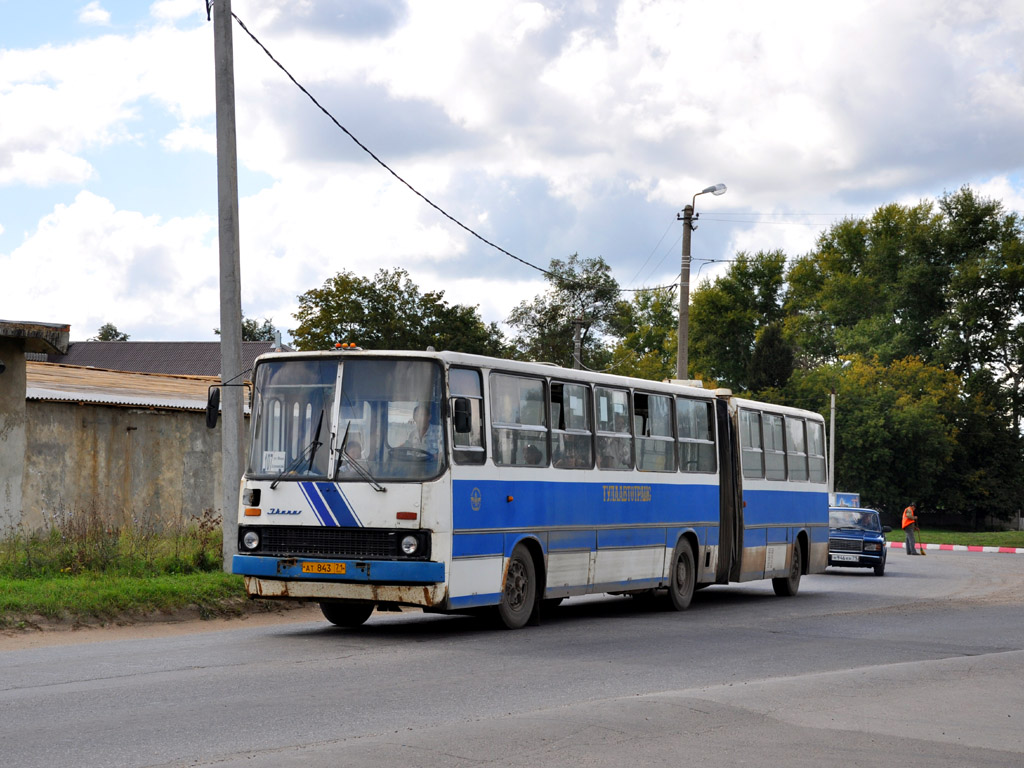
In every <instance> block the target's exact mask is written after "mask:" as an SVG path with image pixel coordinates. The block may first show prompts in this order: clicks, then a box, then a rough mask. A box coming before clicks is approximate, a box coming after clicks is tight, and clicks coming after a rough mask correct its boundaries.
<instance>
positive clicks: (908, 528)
mask: <svg viewBox="0 0 1024 768" xmlns="http://www.w3.org/2000/svg"><path fill="white" fill-rule="evenodd" d="M916 527H917V504H914V503H912V504H911V505H910V506H909V507H907V508H906V509H904V510H903V532H904V533H905V534H907V545H906V549H907V554H908V555H917V554H920V553H919V552H918V551H917V542H916V541H914V529H915V528H916Z"/></svg>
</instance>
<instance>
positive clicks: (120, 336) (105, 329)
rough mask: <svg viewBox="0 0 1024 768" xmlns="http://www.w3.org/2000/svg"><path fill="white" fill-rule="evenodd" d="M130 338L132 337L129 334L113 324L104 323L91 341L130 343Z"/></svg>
mask: <svg viewBox="0 0 1024 768" xmlns="http://www.w3.org/2000/svg"><path fill="white" fill-rule="evenodd" d="M129 338H131V337H130V336H129V335H128V334H127V333H122V332H121V331H119V330H117V326H116V325H114V324H113V323H104V324H103V325H101V326H100V330H99V332H98V333H97V334H96V337H95V338H93V339H91V341H128V339H129Z"/></svg>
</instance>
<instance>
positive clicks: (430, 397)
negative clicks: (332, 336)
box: [249, 358, 445, 482]
mask: <svg viewBox="0 0 1024 768" xmlns="http://www.w3.org/2000/svg"><path fill="white" fill-rule="evenodd" d="M339 365H340V366H341V391H340V393H339V395H338V397H335V388H336V381H337V378H338V370H339V368H338V366H339ZM256 392H257V397H258V401H257V407H256V409H255V413H254V417H255V419H256V423H255V427H254V433H253V434H254V444H253V451H252V458H251V459H250V465H249V473H250V476H252V475H256V476H261V477H271V476H272V477H277V476H279V475H282V473H283V476H282V479H295V478H298V477H301V478H303V479H327V478H330V479H334V480H337V481H340V482H348V481H351V482H365V481H366V480H367V476H368V477H369V478H372V479H373V480H374V481H385V480H399V481H423V480H429V479H431V478H434V477H437V476H438V475H439V474H440V473H441V471H442V469H443V468H444V466H445V443H444V430H443V429H442V422H441V403H442V393H443V378H442V375H441V367H440V365H438V364H437V363H435V362H433V361H429V360H396V359H390V360H375V359H367V358H349V359H344V360H342V361H340V363H339V362H338V361H336V360H331V361H327V360H324V361H322V362H321V361H316V360H294V361H292V360H274V361H270V362H267V363H263V364H261V365H260V368H259V372H258V373H257V376H256ZM321 412H322V413H323V414H324V415H323V417H322V420H323V421H322V424H321V423H320V421H321V415H320V414H321ZM318 426H320V430H321V431H320V437H319V440H316V431H317V427H318ZM332 434H333V435H334V438H333V444H332V439H331V435H332ZM317 442H319V443H320V446H319V448H316V447H315V444H316V443H317ZM311 454H312V455H313V460H312V461H310V455H311ZM354 465H355V466H354Z"/></svg>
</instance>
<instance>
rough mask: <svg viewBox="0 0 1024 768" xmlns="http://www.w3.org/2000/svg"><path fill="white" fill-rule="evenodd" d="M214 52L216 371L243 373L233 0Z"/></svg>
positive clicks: (234, 420)
mask: <svg viewBox="0 0 1024 768" xmlns="http://www.w3.org/2000/svg"><path fill="white" fill-rule="evenodd" d="M211 5H212V6H213V56H214V67H215V71H216V93H217V209H218V215H219V220H220V226H219V229H218V239H219V244H220V376H221V381H222V382H224V383H227V382H231V383H232V384H240V383H241V382H236V381H232V380H233V379H235V378H236V377H238V376H240V374H241V373H242V295H241V294H242V288H241V277H240V269H239V255H238V155H237V152H236V148H235V71H234V61H233V58H234V52H233V49H232V44H231V0H214V2H212V3H211ZM243 392H244V390H243V389H242V388H241V387H237V386H228V387H222V388H221V413H222V420H221V456H222V463H221V484H222V495H221V499H222V514H223V517H224V522H223V530H224V539H223V545H222V553H223V559H224V570H225V571H229V572H230V570H231V558H232V556H233V555H234V554H235V552H237V551H238V542H237V538H238V487H239V482H240V481H241V478H242V454H243V451H244V447H243V432H244V429H243V413H242V395H243Z"/></svg>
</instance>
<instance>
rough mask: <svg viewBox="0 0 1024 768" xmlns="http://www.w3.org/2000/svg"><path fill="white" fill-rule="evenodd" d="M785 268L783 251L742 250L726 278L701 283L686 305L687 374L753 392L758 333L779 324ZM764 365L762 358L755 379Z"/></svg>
mask: <svg viewBox="0 0 1024 768" xmlns="http://www.w3.org/2000/svg"><path fill="white" fill-rule="evenodd" d="M785 267H786V256H785V254H784V253H782V251H771V252H767V253H766V252H763V251H759V252H758V253H756V254H754V255H753V256H749V255H747V254H746V253H742V252H741V253H738V254H736V261H735V262H734V263H733V264H732V265H731V266H730V268H729V270H728V272H726V274H725V275H723V276H722V277H719V278H718V279H716V280H715V281H714V282H711V281H709V280H704V281H702V282H701V284H700V285H699V286H698V287H697V289H696V290H695V291H694V292H693V296H692V302H691V306H690V350H689V352H690V371H691V373H699V374H700V375H701V377H702V378H708V379H714V380H717V381H719V382H721V383H722V385H723V386H727V387H731V388H733V389H735V390H749V389H751V385H750V374H751V361H752V358H753V356H754V348H755V346H756V342H757V338H758V333H759V332H760V331H761V330H762V329H764V328H767V327H768V326H770V325H772V324H774V323H779V322H781V321H782V320H783V310H782V302H783V298H784V294H783V277H784V274H785ZM775 351H776V352H778V351H779V350H778V349H776V350H775ZM766 364H767V361H766V360H765V359H764V358H763V355H762V360H761V361H760V362H759V367H758V369H757V373H758V375H761V374H762V373H765V372H766V369H765V367H764V366H765V365H766Z"/></svg>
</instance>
